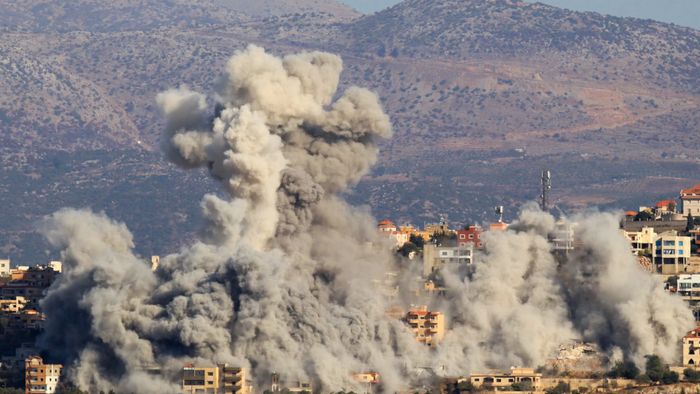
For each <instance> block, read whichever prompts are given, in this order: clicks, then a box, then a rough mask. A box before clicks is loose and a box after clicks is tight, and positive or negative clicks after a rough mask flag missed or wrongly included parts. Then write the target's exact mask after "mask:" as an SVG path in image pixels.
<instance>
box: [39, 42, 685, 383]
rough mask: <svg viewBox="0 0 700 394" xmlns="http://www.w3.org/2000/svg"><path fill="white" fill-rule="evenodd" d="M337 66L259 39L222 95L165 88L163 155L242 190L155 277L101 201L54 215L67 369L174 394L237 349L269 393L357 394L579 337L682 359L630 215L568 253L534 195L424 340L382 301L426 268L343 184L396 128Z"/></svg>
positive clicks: (593, 228) (595, 223) (542, 350)
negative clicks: (438, 336)
mask: <svg viewBox="0 0 700 394" xmlns="http://www.w3.org/2000/svg"><path fill="white" fill-rule="evenodd" d="M341 70H342V62H341V60H340V58H338V57H337V56H334V55H331V54H326V53H319V52H311V53H303V54H299V55H290V56H286V57H284V58H281V59H280V58H278V57H275V56H272V55H270V54H268V53H266V52H265V51H264V50H263V49H261V48H258V47H255V46H251V47H249V48H248V49H246V50H245V51H242V52H238V53H236V54H235V55H234V56H233V57H232V58H231V60H230V61H229V62H228V65H227V69H226V73H225V77H224V78H222V85H221V86H220V88H219V90H218V92H217V94H216V95H215V99H214V100H210V99H208V98H207V97H205V96H204V95H202V94H200V93H197V92H193V91H190V90H189V89H188V88H186V87H180V88H178V89H172V90H169V91H166V92H163V93H161V94H159V95H158V97H157V102H158V104H159V106H160V108H161V109H162V111H163V113H164V114H165V117H166V119H167V127H166V132H165V135H164V141H163V149H164V151H165V152H166V155H167V157H168V158H169V159H170V160H171V161H173V162H174V163H176V164H177V165H180V166H182V167H184V168H196V167H205V168H208V170H209V171H210V173H211V174H212V176H214V177H215V178H217V179H218V180H220V181H221V184H222V186H223V189H224V191H225V192H226V193H224V195H225V196H226V197H221V195H220V194H219V195H217V194H208V195H205V196H204V198H203V200H202V203H201V206H202V212H203V216H204V219H205V220H204V221H205V223H204V224H203V226H202V229H201V231H200V233H199V234H198V236H197V241H195V242H193V243H192V244H191V245H188V246H186V247H183V248H182V250H180V251H179V252H178V253H176V254H173V255H170V256H167V257H165V258H163V259H162V260H161V265H160V267H159V268H158V270H156V272H151V271H150V270H149V269H148V265H147V264H146V263H145V262H144V261H143V260H144V259H143V258H141V257H139V256H137V255H135V253H134V252H133V241H132V236H131V234H130V233H129V231H128V230H127V229H126V227H125V226H124V225H123V224H119V223H114V222H112V221H111V220H110V219H108V218H106V217H105V216H104V215H103V214H94V213H91V212H88V211H84V210H61V211H59V212H57V213H55V214H53V215H51V216H50V217H48V218H47V219H46V220H45V222H44V224H43V231H44V233H45V234H46V236H47V238H48V239H49V241H50V242H51V243H52V244H53V245H55V246H56V247H59V248H61V249H62V250H63V256H62V257H63V260H64V272H65V273H64V275H63V276H62V277H61V278H60V279H59V280H58V281H57V282H56V283H55V284H54V285H53V286H52V287H51V289H50V290H49V293H48V295H47V297H46V298H45V300H44V301H43V304H42V306H43V307H44V308H45V310H46V313H47V315H48V325H47V327H46V332H45V334H44V335H43V336H42V338H41V343H40V344H41V345H42V346H43V347H44V348H45V349H47V350H48V351H49V352H51V353H53V354H54V355H56V356H57V357H60V358H61V359H63V360H65V361H66V362H67V363H68V366H69V368H68V371H69V377H70V379H71V380H73V381H74V382H75V383H77V384H78V385H79V386H80V387H81V388H83V389H85V390H88V391H90V392H98V391H100V390H102V391H107V390H109V389H116V390H117V391H119V392H139V393H148V392H152V393H164V392H174V391H177V385H178V383H177V373H178V370H179V369H180V368H182V366H183V365H184V364H187V363H195V364H201V365H213V364H215V363H229V364H234V365H238V366H244V367H250V368H251V369H252V374H253V376H254V377H255V378H256V380H257V382H256V383H257V384H258V387H259V389H260V390H263V389H265V386H264V385H265V384H266V383H267V382H268V379H269V376H270V374H271V373H272V372H277V373H279V374H280V375H281V376H282V379H283V381H311V382H313V384H314V387H315V388H316V389H320V390H323V391H331V390H341V389H345V390H348V391H349V390H352V389H355V390H356V389H357V383H356V382H355V381H354V380H353V379H352V377H351V374H352V373H354V372H362V371H376V372H379V373H380V374H381V377H382V383H383V385H384V388H385V389H386V390H392V391H395V390H399V389H402V388H406V387H407V386H410V385H411V384H417V383H418V382H417V379H422V377H424V376H426V375H430V374H422V373H417V372H416V371H419V370H420V371H426V370H428V371H432V374H433V375H438V376H440V375H456V374H465V373H469V372H470V371H474V370H477V369H482V368H504V367H508V366H511V365H523V366H537V365H541V364H542V363H543V362H544V361H545V360H546V359H547V358H548V357H551V356H552V355H553V353H554V352H555V351H556V350H557V348H558V346H559V345H560V344H562V343H565V342H568V341H569V340H571V339H582V340H588V341H594V342H596V343H598V344H600V346H601V348H602V349H604V350H606V351H608V352H610V354H623V355H624V357H627V358H629V359H631V360H634V361H636V362H641V360H642V359H643V356H644V355H646V354H651V353H657V354H659V355H660V356H662V357H663V358H664V359H665V360H667V361H672V360H673V359H674V358H675V349H676V346H677V342H678V340H679V338H680V337H681V336H682V334H683V333H684V332H685V331H686V330H687V329H689V328H691V327H692V316H691V314H690V312H689V311H688V310H687V308H686V307H685V306H684V305H683V303H682V302H681V301H680V300H679V299H676V298H673V297H672V296H670V295H668V294H666V293H665V292H664V291H663V290H662V288H661V285H660V284H659V283H658V282H657V281H656V280H655V279H653V278H652V277H650V276H648V274H646V273H644V272H643V271H642V270H641V268H639V267H638V265H637V264H636V262H635V261H634V258H633V257H632V255H631V253H630V251H629V248H628V247H627V246H626V242H625V241H624V239H622V237H621V236H620V235H619V234H618V231H617V227H618V225H617V218H615V217H614V216H613V215H609V214H590V215H587V216H585V217H581V218H575V221H576V222H577V223H578V226H577V227H576V231H577V234H578V235H579V238H580V245H578V246H577V248H576V250H575V251H573V252H571V253H570V254H569V255H568V256H565V257H560V256H557V255H555V253H554V252H553V250H552V246H551V243H550V242H549V241H548V238H549V237H550V236H551V235H552V234H553V233H554V231H555V220H554V218H553V217H552V216H550V215H548V214H546V213H543V212H540V211H537V210H536V209H533V208H526V209H525V210H524V211H523V212H522V214H521V216H520V219H519V221H518V222H517V223H515V224H514V225H513V226H512V228H511V230H509V231H507V232H497V233H490V234H488V235H486V236H485V240H484V241H485V248H484V253H483V255H481V256H479V259H478V260H477V263H476V267H475V271H474V273H473V274H470V273H468V272H466V271H464V270H453V269H449V268H447V269H445V270H444V272H443V274H442V280H443V281H444V284H445V286H446V288H447V296H446V297H437V296H436V297H435V298H433V299H422V300H420V301H421V302H424V303H427V304H430V305H431V306H432V307H433V308H437V309H440V310H442V311H444V312H445V313H446V315H447V317H448V323H449V325H448V327H449V330H448V333H447V335H446V337H445V340H444V342H442V343H441V344H440V345H439V346H437V347H435V348H429V347H426V346H424V345H420V344H419V343H418V342H417V341H415V339H414V338H413V337H412V333H411V332H410V331H409V329H408V328H407V327H406V325H405V324H404V323H402V322H401V321H399V320H397V319H395V318H393V317H389V316H388V315H387V313H386V312H387V310H389V309H390V308H391V307H394V306H397V305H398V306H400V307H403V308H407V307H408V306H409V305H408V304H409V303H410V302H412V301H416V300H415V299H411V298H412V296H409V295H410V292H408V291H405V290H406V289H411V288H414V287H416V286H419V285H420V283H419V282H416V281H415V277H414V276H412V275H399V276H397V278H399V279H398V283H397V285H398V286H399V288H400V289H401V290H402V291H400V292H398V295H397V294H396V293H395V292H393V291H391V290H392V289H391V286H389V285H387V284H386V283H383V282H384V281H385V279H386V278H387V277H389V278H390V277H392V276H387V274H389V273H394V272H397V271H399V270H403V271H404V272H413V271H416V266H415V264H417V263H415V262H405V261H404V262H400V263H399V262H397V260H396V257H395V256H394V255H393V254H392V253H391V251H390V250H389V249H388V248H386V245H385V243H383V242H382V240H381V239H378V237H377V234H376V227H375V221H374V219H373V218H372V216H371V215H370V213H369V212H368V210H367V209H365V208H357V207H352V206H350V205H348V204H347V203H346V202H345V201H344V200H343V199H342V197H341V195H340V193H342V192H343V191H345V190H347V188H348V187H350V186H352V185H354V184H355V183H356V182H358V181H359V180H360V178H361V177H362V176H363V175H364V174H366V173H367V171H368V170H369V169H370V167H371V166H372V165H373V163H374V162H375V161H376V159H377V154H378V149H377V145H376V144H377V142H378V141H379V140H381V139H385V138H389V137H390V136H391V125H390V121H389V119H388V117H387V116H386V115H385V114H384V112H383V110H382V108H381V106H380V104H379V101H378V99H377V97H376V95H374V94H373V93H371V92H369V91H367V90H364V89H361V88H357V87H351V88H349V89H347V90H346V91H345V92H343V93H341V94H338V93H337V88H338V83H339V78H340V73H341ZM211 101H215V102H216V105H215V107H216V110H212V109H210V108H209V107H210V104H209V103H210V102H211ZM163 214H166V213H165V212H164V213H163ZM407 264H408V265H407ZM418 271H419V270H418ZM156 366H157V367H160V369H161V373H160V374H157V375H150V374H149V373H148V371H149V370H151V368H153V367H156Z"/></svg>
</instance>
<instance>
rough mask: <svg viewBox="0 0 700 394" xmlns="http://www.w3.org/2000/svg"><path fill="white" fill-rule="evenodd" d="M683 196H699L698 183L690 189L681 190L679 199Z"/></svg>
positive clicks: (699, 188) (699, 186) (699, 184)
mask: <svg viewBox="0 0 700 394" xmlns="http://www.w3.org/2000/svg"><path fill="white" fill-rule="evenodd" d="M685 196H700V183H698V184H697V185H695V186H693V187H691V188H690V189H683V190H681V197H685Z"/></svg>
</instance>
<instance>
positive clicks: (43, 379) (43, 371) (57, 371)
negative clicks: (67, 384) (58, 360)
mask: <svg viewBox="0 0 700 394" xmlns="http://www.w3.org/2000/svg"><path fill="white" fill-rule="evenodd" d="M62 369H63V366H62V365H61V364H44V360H42V358H41V357H39V356H30V357H29V358H27V359H26V360H25V361H24V371H25V372H24V385H25V393H26V394H53V393H55V392H56V387H57V386H58V382H59V381H60V380H61V370H62Z"/></svg>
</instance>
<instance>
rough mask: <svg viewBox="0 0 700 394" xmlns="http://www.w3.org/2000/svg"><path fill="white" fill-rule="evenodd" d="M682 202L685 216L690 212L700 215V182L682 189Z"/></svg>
mask: <svg viewBox="0 0 700 394" xmlns="http://www.w3.org/2000/svg"><path fill="white" fill-rule="evenodd" d="M681 204H682V205H683V216H687V215H688V214H691V215H693V216H700V183H698V184H697V185H695V186H693V187H691V188H690V189H683V190H681Z"/></svg>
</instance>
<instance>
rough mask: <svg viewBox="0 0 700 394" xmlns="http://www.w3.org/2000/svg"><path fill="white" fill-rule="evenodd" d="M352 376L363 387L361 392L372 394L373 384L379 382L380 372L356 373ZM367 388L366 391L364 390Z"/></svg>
mask: <svg viewBox="0 0 700 394" xmlns="http://www.w3.org/2000/svg"><path fill="white" fill-rule="evenodd" d="M352 378H353V380H354V381H356V382H357V383H360V384H361V385H362V387H363V390H362V391H361V393H366V394H370V393H372V392H373V390H372V386H374V385H376V384H379V374H378V373H377V372H362V373H355V374H353V375H352ZM365 388H366V391H365V390H364V389H365Z"/></svg>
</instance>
